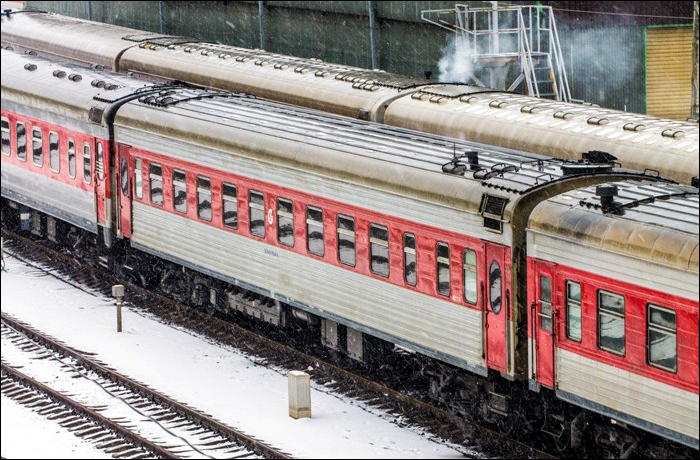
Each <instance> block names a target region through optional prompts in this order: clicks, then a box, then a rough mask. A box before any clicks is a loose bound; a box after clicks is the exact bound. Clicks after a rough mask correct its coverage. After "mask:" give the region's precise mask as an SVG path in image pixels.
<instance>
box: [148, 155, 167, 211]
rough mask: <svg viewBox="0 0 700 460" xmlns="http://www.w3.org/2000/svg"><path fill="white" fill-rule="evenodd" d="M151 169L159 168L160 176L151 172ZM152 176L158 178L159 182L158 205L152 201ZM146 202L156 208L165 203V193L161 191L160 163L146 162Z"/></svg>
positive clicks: (161, 169)
mask: <svg viewBox="0 0 700 460" xmlns="http://www.w3.org/2000/svg"><path fill="white" fill-rule="evenodd" d="M153 168H159V169H160V174H156V173H154V172H153ZM153 176H159V178H158V179H157V180H160V203H158V202H155V201H153V180H154V178H153ZM148 201H149V202H150V203H151V204H152V205H154V206H158V207H161V208H162V207H163V205H164V202H165V193H164V190H163V165H162V164H161V163H155V162H153V161H149V162H148Z"/></svg>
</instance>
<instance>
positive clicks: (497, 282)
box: [489, 260, 503, 314]
mask: <svg viewBox="0 0 700 460" xmlns="http://www.w3.org/2000/svg"><path fill="white" fill-rule="evenodd" d="M501 282H502V281H501V266H500V265H499V264H498V262H497V261H495V260H494V261H493V262H491V266H490V267H489V303H490V304H491V310H492V311H493V312H494V313H495V314H499V313H500V312H501V303H502V300H503V299H502V298H501V292H502V288H501Z"/></svg>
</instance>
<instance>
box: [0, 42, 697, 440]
mask: <svg viewBox="0 0 700 460" xmlns="http://www.w3.org/2000/svg"><path fill="white" fill-rule="evenodd" d="M1 157H2V198H3V217H4V218H5V214H7V215H8V216H9V215H10V214H11V213H12V212H13V211H12V209H17V210H19V211H20V212H19V215H20V220H23V221H24V222H26V223H29V221H30V219H29V218H28V211H29V210H33V214H34V216H33V218H32V219H31V224H32V226H33V227H34V228H35V230H37V231H42V232H46V233H48V234H49V236H52V235H53V237H54V238H55V237H56V233H57V232H61V231H65V226H66V224H65V223H67V224H70V225H73V226H76V227H80V228H82V229H84V230H85V231H86V232H89V233H96V234H99V235H100V236H101V238H100V240H101V241H103V242H104V244H103V246H104V247H103V248H102V249H101V251H102V252H101V254H103V255H106V256H107V257H111V258H112V259H113V260H112V263H115V264H116V265H120V266H123V265H124V263H123V262H124V260H125V259H124V257H129V258H131V260H133V259H134V258H136V259H138V258H146V257H149V256H147V255H150V257H156V258H158V260H164V261H168V262H167V263H165V262H163V264H162V265H155V266H153V267H151V269H154V270H155V269H159V268H161V267H162V271H157V270H156V272H155V275H156V276H159V277H160V278H159V280H158V282H160V283H161V284H162V285H166V284H168V283H169V282H170V281H169V280H171V279H172V277H173V276H175V275H174V274H173V272H172V271H169V270H167V267H169V266H175V267H185V269H186V270H180V272H188V273H193V274H195V275H193V277H192V280H191V281H192V283H194V287H195V289H193V290H192V292H196V291H198V290H201V289H200V288H201V287H202V286H203V287H204V288H205V289H206V293H207V296H206V299H207V302H209V301H211V304H212V306H213V307H214V308H219V309H223V310H234V309H238V306H237V305H238V303H237V301H238V300H239V299H240V293H241V292H243V291H245V292H253V293H256V294H258V295H259V296H263V297H264V298H265V299H268V300H267V301H266V302H263V303H258V304H257V306H253V307H250V308H252V310H253V311H251V310H247V311H248V312H249V313H251V312H252V313H254V314H256V315H258V316H261V317H263V318H264V319H266V320H267V321H269V322H272V323H275V324H280V325H281V324H283V323H284V319H283V318H284V317H285V315H287V314H291V315H294V316H296V317H298V318H305V319H307V320H308V319H310V318H315V319H318V320H319V321H317V322H316V321H311V320H310V321H309V324H311V325H312V326H313V327H320V328H321V334H322V337H323V341H324V343H325V344H326V345H328V346H331V347H334V348H339V349H342V350H344V351H346V352H347V353H348V354H349V355H351V356H353V357H355V358H357V359H365V358H367V356H366V355H367V353H369V352H370V351H369V350H368V349H366V348H365V347H364V346H363V343H365V342H366V341H368V340H370V337H371V338H372V340H374V339H381V340H383V341H385V342H388V343H391V344H397V345H400V346H402V347H404V348H407V349H410V350H414V351H416V352H417V353H419V354H421V355H424V356H427V357H430V358H433V359H434V360H435V361H436V362H438V363H445V364H446V365H449V367H450V368H452V369H454V370H455V372H464V371H467V372H468V373H469V374H470V375H471V374H476V375H481V376H483V377H484V378H485V379H487V380H488V381H492V382H494V381H497V382H498V383H499V388H503V385H510V386H511V387H516V386H518V385H521V384H519V383H518V382H527V381H529V382H530V385H529V387H530V389H531V390H533V391H532V392H530V395H531V396H532V397H534V396H533V395H535V391H540V392H541V393H542V394H543V395H547V397H550V396H551V395H550V394H553V396H556V397H557V398H559V399H563V400H566V401H568V402H571V403H573V404H574V405H576V406H581V407H584V408H586V409H588V410H590V411H592V412H596V413H600V414H603V415H605V416H608V417H610V418H613V419H615V420H618V421H622V422H625V423H627V424H628V425H631V426H636V427H639V428H641V429H643V430H648V431H652V432H655V433H658V434H660V435H662V436H664V437H667V438H670V439H673V440H675V441H678V442H680V443H683V444H685V445H688V446H691V447H694V448H696V449H697V448H698V283H697V280H698V221H697V215H698V190H697V188H692V187H685V186H679V185H675V184H672V183H669V182H668V181H665V180H663V179H660V178H657V177H653V176H647V175H644V174H639V173H635V172H631V171H627V170H620V169H616V168H614V167H613V166H612V165H610V164H605V163H599V162H598V163H596V162H581V163H569V162H564V161H560V160H555V159H551V158H545V157H542V156H537V155H531V154H525V153H522V152H516V151H509V150H505V149H499V148H493V147H488V146H484V145H480V144H474V143H466V142H463V141H459V140H453V139H447V138H442V137H437V136H433V135H427V134H423V133H418V132H413V131H408V130H403V129H399V128H391V127H386V126H382V125H376V124H372V123H369V122H364V121H359V120H354V119H350V118H341V117H338V116H333V115H327V114H323V113H317V112H312V111H309V110H306V109H300V108H295V107H291V106H286V105H282V104H279V103H272V102H266V101H261V100H258V99H255V98H251V97H248V96H246V95H243V94H231V93H226V92H220V91H208V90H202V89H192V88H183V87H179V86H176V85H169V84H160V85H153V84H150V83H148V82H144V81H140V80H136V79H131V78H128V77H125V76H117V75H114V74H109V73H106V72H101V71H96V70H89V69H82V68H78V67H75V66H68V65H59V64H54V63H50V62H48V61H43V60H40V59H37V58H31V57H26V56H19V55H15V54H13V53H9V52H7V51H4V50H3V52H2V156H1ZM591 158H592V159H594V158H595V155H593V156H591ZM601 184H602V185H601ZM595 186H599V187H597V188H596V187H595ZM39 213H41V214H39ZM22 214H24V215H25V216H27V217H22ZM44 215H45V216H46V220H47V225H46V228H45V229H44V228H43V227H42V224H41V222H42V220H41V219H42V217H41V216H44ZM61 228H63V229H64V230H61ZM124 254H127V255H126V256H125V255H124ZM149 260H152V259H149ZM132 265H134V264H132ZM134 266H135V265H134ZM151 273H153V271H152V272H151ZM340 331H344V332H343V333H341V332H340ZM507 382H512V383H510V384H508V383H507ZM545 389H546V390H545ZM549 389H551V390H552V391H550V390H549ZM496 396H498V395H496ZM553 396H552V397H553ZM543 397H544V396H543Z"/></svg>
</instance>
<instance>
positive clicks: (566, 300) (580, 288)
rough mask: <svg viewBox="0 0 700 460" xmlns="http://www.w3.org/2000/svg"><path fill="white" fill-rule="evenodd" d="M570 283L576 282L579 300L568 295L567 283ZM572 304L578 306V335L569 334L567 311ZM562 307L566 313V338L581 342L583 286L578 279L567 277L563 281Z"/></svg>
mask: <svg viewBox="0 0 700 460" xmlns="http://www.w3.org/2000/svg"><path fill="white" fill-rule="evenodd" d="M570 284H576V285H577V286H578V292H579V300H572V299H571V298H570V297H569V285H570ZM572 303H573V304H574V305H573V306H575V307H577V308H578V311H579V330H578V335H579V337H578V338H576V337H573V336H572V335H571V329H570V328H569V316H570V315H569V311H570V307H571V304H572ZM564 308H565V313H566V328H565V329H566V338H567V339H569V340H572V341H574V342H577V343H581V341H582V340H583V325H582V323H583V286H582V284H581V283H580V282H578V281H573V280H569V279H567V280H566V281H565V283H564Z"/></svg>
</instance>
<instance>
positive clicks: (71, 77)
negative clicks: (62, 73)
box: [68, 73, 83, 83]
mask: <svg viewBox="0 0 700 460" xmlns="http://www.w3.org/2000/svg"><path fill="white" fill-rule="evenodd" d="M68 79H69V80H70V81H73V82H75V83H78V82H79V81H80V80H82V79H83V77H82V76H81V75H80V74H77V73H72V74H70V75H68Z"/></svg>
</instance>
